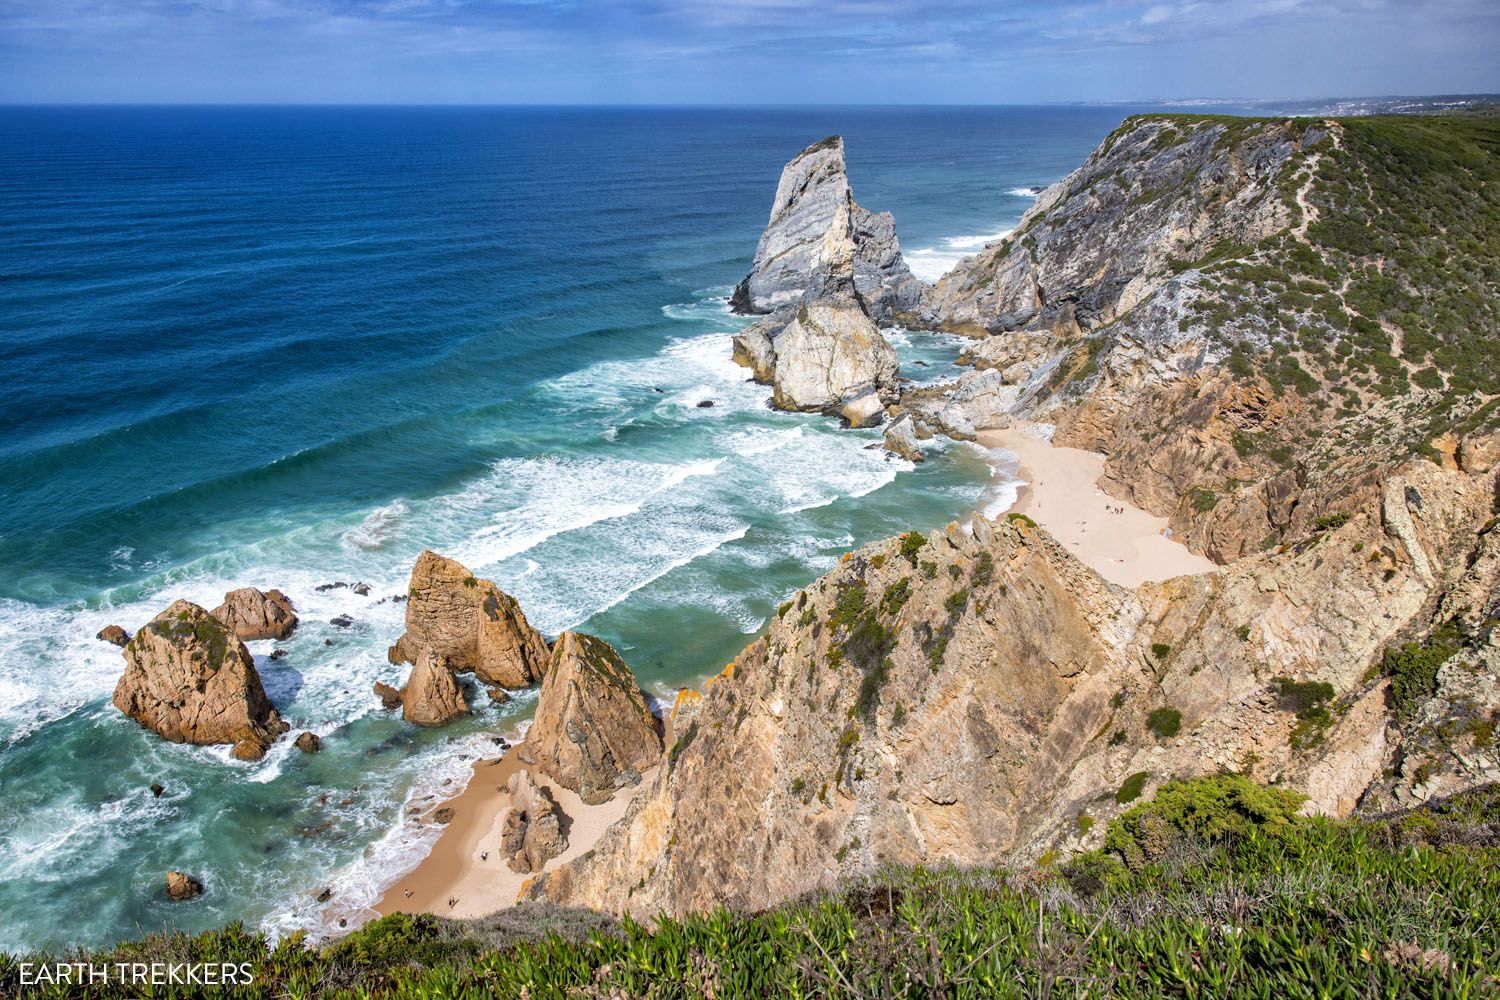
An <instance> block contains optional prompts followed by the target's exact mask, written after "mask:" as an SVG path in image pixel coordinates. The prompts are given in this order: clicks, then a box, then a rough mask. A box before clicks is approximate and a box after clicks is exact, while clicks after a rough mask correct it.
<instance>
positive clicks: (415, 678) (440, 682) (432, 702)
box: [401, 649, 469, 726]
mask: <svg viewBox="0 0 1500 1000" xmlns="http://www.w3.org/2000/svg"><path fill="white" fill-rule="evenodd" d="M468 714H469V703H468V701H467V700H465V698H464V689H463V687H462V686H461V685H460V684H459V683H458V679H457V678H456V677H454V676H453V671H451V670H449V669H448V668H447V666H445V665H444V664H443V662H442V660H441V659H439V658H438V654H437V653H435V652H433V651H432V650H430V649H429V650H427V652H426V653H425V654H424V655H423V657H422V662H421V663H418V664H417V665H416V666H414V667H412V668H411V676H409V677H408V678H407V679H406V687H404V688H402V689H401V717H402V718H403V719H405V720H406V721H407V722H415V723H416V724H417V725H419V726H441V725H442V724H443V723H445V722H451V721H452V720H454V719H456V718H458V717H459V716H461V715H468Z"/></svg>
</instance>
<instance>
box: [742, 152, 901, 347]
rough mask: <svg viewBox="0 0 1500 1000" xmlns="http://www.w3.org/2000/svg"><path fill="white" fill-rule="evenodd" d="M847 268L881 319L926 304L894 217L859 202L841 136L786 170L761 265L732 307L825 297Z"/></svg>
mask: <svg viewBox="0 0 1500 1000" xmlns="http://www.w3.org/2000/svg"><path fill="white" fill-rule="evenodd" d="M844 273H847V274H848V275H849V276H850V277H852V280H853V283H854V288H855V289H856V290H857V292H858V294H859V296H860V298H861V299H862V300H863V301H864V303H865V304H866V306H867V308H868V310H869V313H870V315H871V316H873V317H874V318H875V319H876V320H877V321H880V322H889V321H891V320H892V319H893V318H895V317H896V316H899V315H901V314H903V313H906V312H909V311H911V310H912V309H914V308H915V307H916V306H917V304H918V302H919V301H920V298H921V293H922V283H921V282H920V281H918V280H917V279H916V278H915V277H913V276H912V273H911V271H910V270H908V269H907V266H906V262H905V261H904V260H902V259H901V244H900V242H899V241H898V240H897V239H896V224H895V220H894V219H893V218H892V217H891V215H890V213H889V212H882V213H880V214H874V213H871V212H869V211H866V210H865V209H863V208H861V207H860V206H858V205H856V204H855V203H854V195H853V193H852V192H851V191H850V189H849V177H848V174H847V172H846V169H845V165H844V140H843V138H842V137H840V136H836V135H835V136H829V137H828V138H826V139H823V140H821V141H819V142H815V143H813V144H812V145H811V146H808V147H807V148H806V149H804V150H803V151H802V152H800V153H798V154H797V155H796V156H795V157H793V158H792V160H791V161H790V162H789V163H787V165H786V166H785V167H784V168H783V169H782V171H781V181H780V183H779V184H778V185H777V187H776V198H775V200H774V201H773V202H772V204H771V218H770V221H769V222H767V224H766V229H765V232H763V233H762V234H761V237H760V243H759V245H758V246H757V247H756V249H755V263H754V264H753V266H752V267H751V269H750V273H749V274H748V275H747V276H746V277H745V279H744V280H743V281H741V282H740V284H739V285H738V286H737V287H736V288H735V290H734V295H733V296H732V298H731V304H732V305H733V306H734V308H735V309H737V310H738V311H740V312H754V313H770V312H776V311H778V310H782V309H786V308H789V307H794V306H797V305H798V304H800V303H802V302H804V301H812V300H815V299H818V298H821V297H824V296H826V295H827V294H828V291H829V285H830V283H837V282H838V281H840V277H841V275H842V274H844Z"/></svg>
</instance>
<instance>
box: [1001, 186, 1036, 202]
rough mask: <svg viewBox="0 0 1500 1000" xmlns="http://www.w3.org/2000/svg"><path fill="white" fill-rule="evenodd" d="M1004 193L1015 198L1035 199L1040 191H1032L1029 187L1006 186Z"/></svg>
mask: <svg viewBox="0 0 1500 1000" xmlns="http://www.w3.org/2000/svg"><path fill="white" fill-rule="evenodd" d="M1005 193H1006V194H1008V195H1011V196H1012V197H1015V198H1030V199H1031V200H1032V201H1036V200H1037V198H1038V197H1040V195H1041V192H1040V191H1033V190H1031V188H1029V187H1025V188H1019V187H1018V188H1008V189H1006V192H1005Z"/></svg>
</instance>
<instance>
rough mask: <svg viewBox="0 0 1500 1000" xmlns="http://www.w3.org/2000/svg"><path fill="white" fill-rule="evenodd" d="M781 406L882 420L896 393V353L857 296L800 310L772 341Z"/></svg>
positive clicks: (860, 422) (863, 421)
mask: <svg viewBox="0 0 1500 1000" xmlns="http://www.w3.org/2000/svg"><path fill="white" fill-rule="evenodd" d="M772 350H773V351H774V354H775V362H774V366H773V374H772V378H771V385H772V387H773V389H774V393H773V395H772V402H773V403H774V405H775V406H776V407H777V409H782V410H802V411H814V412H828V413H838V414H840V415H842V416H844V417H845V418H846V419H848V420H849V422H850V423H851V424H853V425H855V426H860V427H863V426H868V425H869V424H870V423H871V422H874V423H878V422H879V418H880V415H881V413H882V412H883V408H884V403H885V402H887V401H890V400H894V399H895V395H896V374H897V365H896V351H895V348H893V347H891V345H890V344H889V343H888V342H887V341H886V339H885V338H884V337H882V336H881V335H880V331H879V330H878V329H877V328H876V327H875V324H874V323H873V322H871V320H870V318H869V317H868V316H866V315H865V314H864V311H863V310H862V309H861V308H860V306H859V303H858V302H856V301H854V300H853V299H852V298H844V299H839V300H830V299H820V300H818V301H816V302H812V303H810V304H808V305H806V306H803V307H802V308H800V309H799V310H798V311H797V313H796V315H795V316H793V317H792V318H791V320H790V321H789V322H788V323H787V324H786V326H784V327H783V328H782V329H781V330H780V331H779V332H777V334H776V335H775V337H774V339H773V340H772Z"/></svg>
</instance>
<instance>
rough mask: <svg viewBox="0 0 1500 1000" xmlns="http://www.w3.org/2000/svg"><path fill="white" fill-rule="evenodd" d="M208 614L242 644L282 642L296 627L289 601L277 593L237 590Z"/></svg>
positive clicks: (295, 615) (294, 616)
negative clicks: (262, 641)
mask: <svg viewBox="0 0 1500 1000" xmlns="http://www.w3.org/2000/svg"><path fill="white" fill-rule="evenodd" d="M209 614H211V615H213V616H214V617H215V618H217V619H218V620H219V621H221V622H223V623H224V625H225V626H227V627H228V628H229V630H230V631H232V632H233V633H234V634H235V636H236V637H238V638H239V639H240V640H242V641H244V642H253V641H255V640H256V639H285V638H286V637H287V636H289V635H291V634H292V630H293V629H295V628H296V627H297V614H296V611H295V610H294V609H293V607H292V602H291V600H290V599H289V598H288V597H287V596H286V595H285V594H283V593H282V592H281V591H279V590H267V591H260V590H256V589H255V588H254V587H241V588H240V589H239V590H231V591H230V592H229V593H227V594H225V595H224V603H223V604H221V605H219V606H218V607H217V608H214V609H213V610H212V611H210V612H209Z"/></svg>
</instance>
